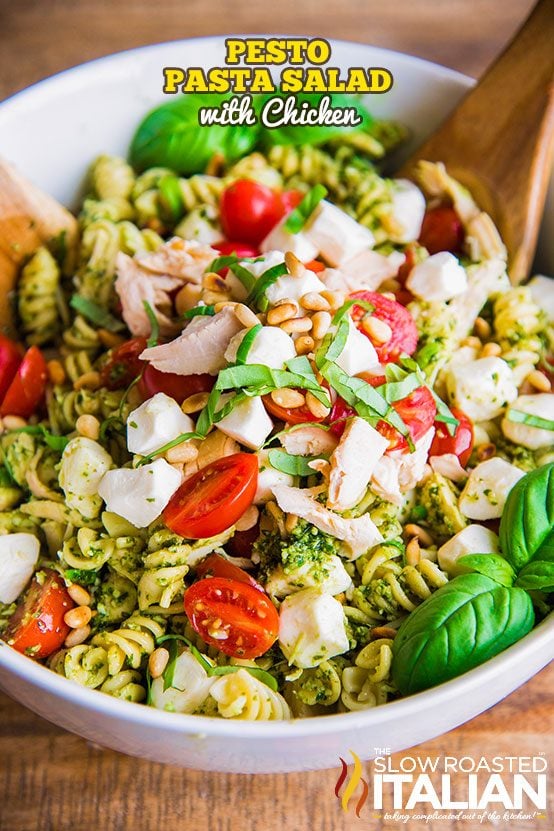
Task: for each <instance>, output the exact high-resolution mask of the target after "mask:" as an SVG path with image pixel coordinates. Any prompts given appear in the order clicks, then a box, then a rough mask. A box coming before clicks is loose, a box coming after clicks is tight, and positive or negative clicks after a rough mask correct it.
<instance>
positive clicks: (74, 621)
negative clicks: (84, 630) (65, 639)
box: [63, 606, 92, 629]
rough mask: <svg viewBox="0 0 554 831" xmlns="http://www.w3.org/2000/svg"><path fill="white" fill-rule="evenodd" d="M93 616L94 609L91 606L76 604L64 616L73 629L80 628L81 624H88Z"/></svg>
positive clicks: (65, 621)
mask: <svg viewBox="0 0 554 831" xmlns="http://www.w3.org/2000/svg"><path fill="white" fill-rule="evenodd" d="M91 617H92V609H91V608H90V606H76V607H75V608H74V609H70V610H69V612H66V613H65V615H64V616H63V619H64V623H66V624H67V626H69V627H70V628H71V629H79V628H80V627H81V626H86V625H87V623H89V622H90V619H91Z"/></svg>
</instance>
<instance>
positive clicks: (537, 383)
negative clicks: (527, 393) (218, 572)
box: [525, 369, 552, 392]
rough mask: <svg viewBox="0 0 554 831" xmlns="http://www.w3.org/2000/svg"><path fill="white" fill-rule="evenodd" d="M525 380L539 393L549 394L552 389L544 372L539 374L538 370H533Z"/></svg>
mask: <svg viewBox="0 0 554 831" xmlns="http://www.w3.org/2000/svg"><path fill="white" fill-rule="evenodd" d="M525 380H526V381H528V382H529V383H530V384H531V386H532V387H534V388H535V389H536V390H539V392H550V390H551V389H552V384H551V383H550V381H549V379H548V378H547V377H546V375H545V374H544V372H541V371H540V369H534V370H533V372H530V373H529V375H528V376H527V378H526V379H525Z"/></svg>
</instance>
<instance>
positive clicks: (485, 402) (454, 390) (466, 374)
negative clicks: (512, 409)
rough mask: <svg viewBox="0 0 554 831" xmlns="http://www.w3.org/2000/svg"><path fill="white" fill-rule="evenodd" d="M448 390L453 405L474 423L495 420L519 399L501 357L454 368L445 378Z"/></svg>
mask: <svg viewBox="0 0 554 831" xmlns="http://www.w3.org/2000/svg"><path fill="white" fill-rule="evenodd" d="M446 389H447V392H448V397H449V400H450V403H451V404H453V405H454V406H456V407H459V408H460V409H461V410H463V411H464V413H466V415H468V416H469V418H471V419H472V421H488V420H489V419H492V418H496V417H497V416H499V415H500V414H501V413H502V411H503V410H504V407H505V406H506V405H507V404H511V403H512V401H515V400H516V398H517V386H516V384H515V381H514V377H513V374H512V370H511V369H510V367H509V366H508V364H507V363H506V361H503V360H502V358H479V359H478V360H477V361H472V362H471V363H465V364H462V365H461V366H453V367H452V368H451V369H449V371H448V373H447V376H446Z"/></svg>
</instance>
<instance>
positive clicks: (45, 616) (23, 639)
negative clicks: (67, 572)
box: [3, 568, 75, 658]
mask: <svg viewBox="0 0 554 831" xmlns="http://www.w3.org/2000/svg"><path fill="white" fill-rule="evenodd" d="M41 573H42V574H44V575H45V578H44V579H43V580H41V581H40V582H39V580H38V578H37V577H34V578H33V581H32V582H31V585H30V586H29V589H28V590H27V592H26V594H25V595H24V597H23V598H22V599H21V600H20V601H19V603H18V604H17V608H16V610H15V612H14V613H13V615H12V616H11V618H10V620H9V622H8V626H7V628H6V631H5V632H4V635H3V638H4V640H5V641H7V642H8V643H9V644H10V645H11V646H13V648H14V649H17V651H18V652H22V653H23V654H24V655H29V656H30V657H31V658H48V656H49V655H51V654H52V653H53V652H55V651H56V650H57V649H59V648H60V647H61V646H62V645H63V642H64V641H65V639H66V637H67V636H68V634H69V626H68V625H67V624H66V623H64V619H63V618H64V615H65V613H66V612H67V611H69V609H73V607H74V606H75V603H74V602H73V600H72V599H71V598H70V596H69V594H68V593H67V589H66V587H65V585H64V581H63V579H62V577H60V575H59V574H58V572H57V571H53V570H52V569H49V568H45V569H42V572H41Z"/></svg>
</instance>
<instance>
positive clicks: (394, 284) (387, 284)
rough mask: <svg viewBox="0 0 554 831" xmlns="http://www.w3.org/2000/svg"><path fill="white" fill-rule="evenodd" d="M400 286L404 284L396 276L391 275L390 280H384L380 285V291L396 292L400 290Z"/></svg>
mask: <svg viewBox="0 0 554 831" xmlns="http://www.w3.org/2000/svg"><path fill="white" fill-rule="evenodd" d="M400 288H402V286H401V285H400V283H399V282H398V280H395V279H394V277H389V278H388V280H383V282H382V283H381V285H380V286H379V291H380V292H381V294H394V292H395V291H398V290H399V289H400ZM395 299H396V298H395Z"/></svg>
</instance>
